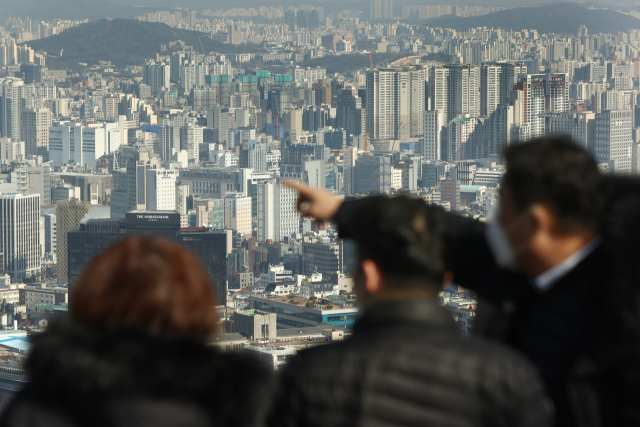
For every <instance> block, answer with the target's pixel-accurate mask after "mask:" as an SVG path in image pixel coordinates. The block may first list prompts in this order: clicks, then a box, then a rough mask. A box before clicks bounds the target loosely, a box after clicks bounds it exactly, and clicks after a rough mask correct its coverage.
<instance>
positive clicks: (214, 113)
mask: <svg viewBox="0 0 640 427" xmlns="http://www.w3.org/2000/svg"><path fill="white" fill-rule="evenodd" d="M232 125H233V117H232V116H231V115H229V108H223V107H220V106H216V107H214V108H212V109H210V110H207V128H209V129H213V130H214V133H213V140H214V142H220V143H222V142H225V141H226V140H227V131H228V130H229V129H230V128H231V127H233V126H232Z"/></svg>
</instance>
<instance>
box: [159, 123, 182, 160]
mask: <svg viewBox="0 0 640 427" xmlns="http://www.w3.org/2000/svg"><path fill="white" fill-rule="evenodd" d="M158 133H159V135H158V139H159V144H160V160H162V161H163V162H168V161H170V160H171V155H172V154H173V153H174V152H175V151H180V128H179V127H175V126H168V125H167V126H160V130H159V132H158Z"/></svg>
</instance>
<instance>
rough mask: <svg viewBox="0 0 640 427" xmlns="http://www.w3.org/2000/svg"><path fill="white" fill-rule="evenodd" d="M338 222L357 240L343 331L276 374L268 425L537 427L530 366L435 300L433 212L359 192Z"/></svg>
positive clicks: (547, 408)
mask: <svg viewBox="0 0 640 427" xmlns="http://www.w3.org/2000/svg"><path fill="white" fill-rule="evenodd" d="M363 207H365V209H366V215H361V216H360V218H359V220H358V223H357V224H354V227H350V228H341V229H340V233H341V235H342V236H343V237H346V238H352V239H353V240H354V242H355V243H356V247H357V258H356V264H357V274H356V294H357V298H358V303H359V307H360V314H359V318H358V320H357V321H356V324H355V326H354V330H353V335H352V336H351V337H350V338H349V339H347V340H345V341H342V342H339V343H333V344H328V345H324V346H319V347H315V348H313V349H309V350H304V351H302V352H299V353H298V354H297V355H296V356H295V357H293V358H292V360H291V361H290V363H289V364H288V365H287V366H286V368H285V369H284V371H283V372H282V373H281V376H280V389H279V392H278V394H277V398H276V404H275V408H274V412H273V414H272V415H271V416H270V422H269V424H270V425H271V426H273V427H276V426H285V427H288V426H357V425H360V426H374V425H385V426H427V425H433V426H493V427H498V426H512V427H515V426H532V427H533V426H537V427H542V426H548V425H551V419H552V417H553V415H552V410H553V409H552V408H553V405H552V404H551V403H550V401H548V398H547V397H546V395H545V393H544V391H543V386H542V383H541V382H540V380H539V378H538V377H537V376H536V373H535V371H534V369H533V368H532V367H531V366H530V365H529V363H528V362H527V361H526V360H525V359H524V358H523V357H521V356H519V355H516V354H515V353H514V352H512V351H510V350H509V349H507V348H506V347H504V346H502V345H500V344H497V343H491V342H489V341H485V340H483V339H480V338H471V337H464V336H463V335H462V334H461V332H460V329H459V327H458V325H457V324H456V322H455V321H454V319H453V317H452V316H451V313H450V312H449V311H448V310H447V309H445V308H443V307H441V306H440V305H439V304H438V302H437V297H438V292H439V290H440V289H441V287H442V285H443V283H445V282H446V281H447V279H446V276H447V273H446V271H445V262H444V258H443V255H444V253H443V251H444V242H443V235H444V233H445V229H446V225H445V223H444V220H445V218H444V212H440V211H435V212H431V213H429V212H428V211H427V209H426V204H425V203H424V201H422V200H419V199H414V198H410V197H407V196H400V197H394V198H385V197H370V198H367V200H366V201H363Z"/></svg>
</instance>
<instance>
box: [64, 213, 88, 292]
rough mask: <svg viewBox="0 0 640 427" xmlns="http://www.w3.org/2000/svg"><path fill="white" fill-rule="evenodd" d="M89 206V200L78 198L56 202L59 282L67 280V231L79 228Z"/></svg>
mask: <svg viewBox="0 0 640 427" xmlns="http://www.w3.org/2000/svg"><path fill="white" fill-rule="evenodd" d="M90 207H91V204H90V202H81V201H79V200H59V201H58V202H56V231H57V242H56V245H57V249H58V252H57V253H56V255H57V258H58V263H57V264H56V280H57V281H58V282H60V283H66V282H67V281H68V280H69V278H68V277H67V272H68V261H69V260H68V253H67V242H68V237H69V232H70V231H75V230H78V229H79V228H80V221H81V220H82V218H83V217H84V216H85V215H86V214H87V213H88V212H89V209H90Z"/></svg>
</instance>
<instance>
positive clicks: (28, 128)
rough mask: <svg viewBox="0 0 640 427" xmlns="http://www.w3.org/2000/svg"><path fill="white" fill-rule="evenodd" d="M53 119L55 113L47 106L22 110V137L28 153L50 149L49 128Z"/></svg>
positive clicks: (38, 152)
mask: <svg viewBox="0 0 640 427" xmlns="http://www.w3.org/2000/svg"><path fill="white" fill-rule="evenodd" d="M52 120H53V115H52V114H51V111H49V110H48V109H47V108H39V109H37V110H36V109H33V108H29V109H26V110H23V111H22V117H21V122H22V123H21V126H20V139H21V140H22V141H24V143H25V152H26V154H27V155H30V154H42V153H43V152H46V151H49V128H50V127H51V124H52Z"/></svg>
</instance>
